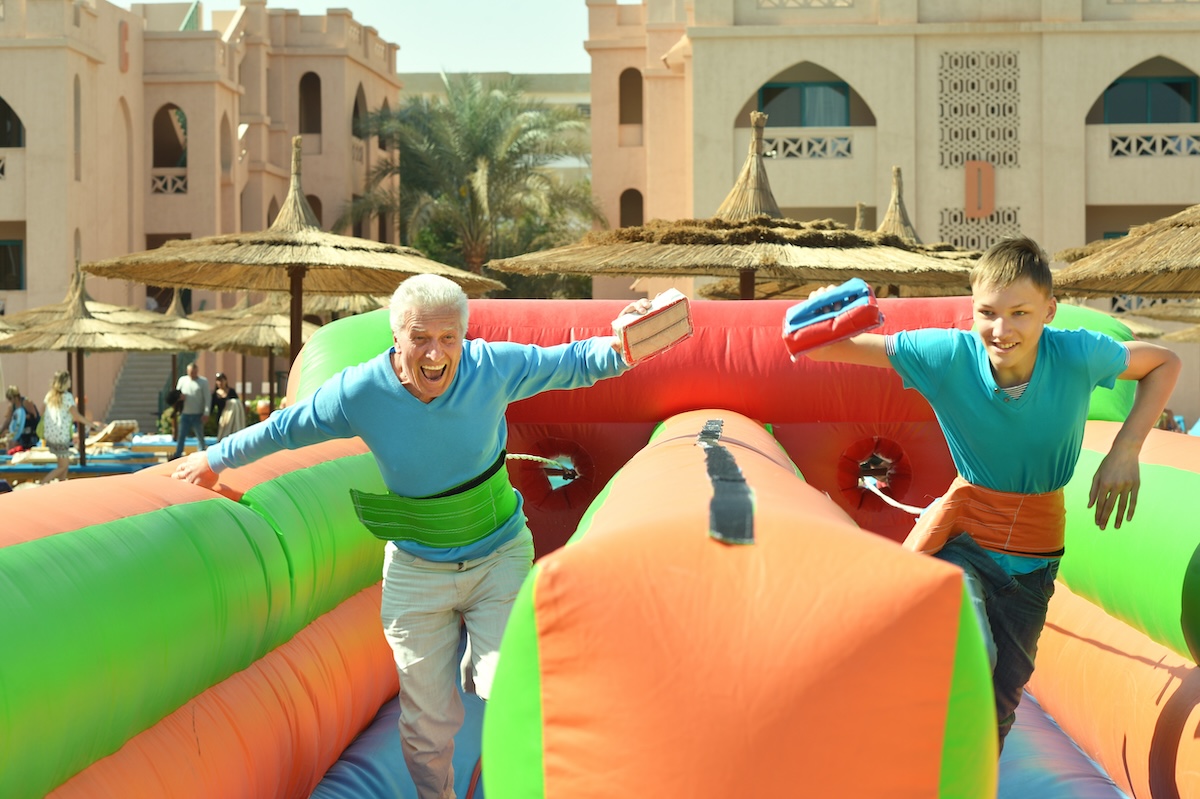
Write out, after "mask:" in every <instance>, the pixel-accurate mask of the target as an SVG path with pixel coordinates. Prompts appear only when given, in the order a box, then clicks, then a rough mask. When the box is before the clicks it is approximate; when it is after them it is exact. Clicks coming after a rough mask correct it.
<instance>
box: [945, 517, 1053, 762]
mask: <svg viewBox="0 0 1200 799" xmlns="http://www.w3.org/2000/svg"><path fill="white" fill-rule="evenodd" d="M934 557H936V558H940V559H941V560H944V561H946V562H948V563H953V564H954V565H955V566H958V567H959V568H960V569H962V570H963V576H964V579H965V580H966V581H967V586H968V588H970V589H972V594H973V596H975V597H978V598H979V600H978V601H981V602H982V606H980V605H979V604H977V605H976V612H977V613H979V614H980V615H981V616H982V617H983V618H982V619H981V623H982V622H984V621H986V625H987V626H986V627H985V629H984V633H985V639H986V637H987V633H988V632H990V633H991V643H992V646H990V647H989V654H991V650H992V649H993V647H994V655H995V656H994V662H993V668H992V687H993V690H994V691H995V694H996V719H997V725H998V726H997V734H998V736H999V742H1000V749H1001V750H1003V749H1004V738H1005V736H1006V735H1008V731H1009V730H1011V729H1012V725H1013V722H1014V721H1015V720H1016V718H1017V705H1018V704H1020V702H1021V693H1022V692H1023V691H1024V689H1025V683H1027V682H1029V678H1030V676H1032V675H1033V661H1034V658H1035V657H1036V656H1037V645H1038V639H1039V638H1040V637H1041V635H1042V628H1043V627H1044V626H1045V625H1046V609H1047V607H1048V606H1049V604H1050V597H1052V596H1054V579H1055V577H1057V576H1058V561H1057V560H1055V561H1053V562H1051V563H1050V564H1049V565H1048V566H1045V567H1043V568H1041V569H1036V570H1034V571H1032V572H1030V573H1029V574H1016V575H1013V574H1009V573H1008V572H1006V571H1005V570H1004V569H1003V568H1001V567H1000V564H998V563H996V561H995V560H993V559H992V557H991V555H989V554H988V553H987V551H986V550H985V549H983V547H981V546H979V544H977V543H975V541H974V539H972V538H971V536H969V535H966V534H962V535H959V536H957V537H955V538H953V539H951V540H950V541H948V542H947V543H946V545H945V546H944V547H942V549H941V550H940V551H938V553H937V554H936V555H934Z"/></svg>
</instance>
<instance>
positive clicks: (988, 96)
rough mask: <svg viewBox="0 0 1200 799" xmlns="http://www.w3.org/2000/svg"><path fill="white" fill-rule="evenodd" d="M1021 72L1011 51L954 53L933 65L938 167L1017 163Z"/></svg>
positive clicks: (946, 53) (1016, 165)
mask: <svg viewBox="0 0 1200 799" xmlns="http://www.w3.org/2000/svg"><path fill="white" fill-rule="evenodd" d="M1020 77H1021V68H1020V63H1019V61H1018V58H1017V53H1016V52H1015V51H1007V50H1005V51H999V50H997V51H973V50H965V51H954V52H944V53H942V54H941V60H940V62H939V64H938V156H939V160H940V163H941V166H942V168H943V169H954V168H959V167H962V165H963V164H965V163H966V162H967V161H988V162H990V163H991V164H992V165H993V166H995V167H996V168H997V169H1001V168H1005V167H1009V168H1015V167H1019V166H1020V165H1021V162H1020V153H1021V150H1020V139H1019V132H1020V128H1021V124H1020V123H1021V113H1020V103H1021V93H1020Z"/></svg>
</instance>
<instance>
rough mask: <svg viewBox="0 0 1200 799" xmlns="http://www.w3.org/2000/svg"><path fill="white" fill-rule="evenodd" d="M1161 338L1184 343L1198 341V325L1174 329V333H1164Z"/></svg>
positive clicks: (1199, 326)
mask: <svg viewBox="0 0 1200 799" xmlns="http://www.w3.org/2000/svg"><path fill="white" fill-rule="evenodd" d="M1162 340H1163V341H1181V342H1186V343H1194V342H1197V341H1200V325H1195V326H1193V327H1185V328H1184V329H1183V330H1176V331H1175V332H1174V333H1165V334H1164V335H1163V337H1162Z"/></svg>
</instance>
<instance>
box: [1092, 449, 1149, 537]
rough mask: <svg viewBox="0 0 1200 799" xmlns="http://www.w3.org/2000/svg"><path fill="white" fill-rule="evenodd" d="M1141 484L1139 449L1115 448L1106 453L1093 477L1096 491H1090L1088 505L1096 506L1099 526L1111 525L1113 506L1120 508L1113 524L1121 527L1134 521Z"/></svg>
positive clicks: (1118, 527)
mask: <svg viewBox="0 0 1200 799" xmlns="http://www.w3.org/2000/svg"><path fill="white" fill-rule="evenodd" d="M1139 486H1141V476H1140V474H1139V471H1138V459H1137V453H1136V452H1135V453H1133V454H1130V453H1129V452H1126V451H1125V450H1113V451H1112V452H1109V453H1108V454H1107V455H1105V456H1104V460H1102V461H1101V462H1100V468H1098V469H1097V470H1096V476H1095V477H1093V478H1092V490H1091V493H1090V494H1088V507H1089V508H1090V507H1092V506H1093V505H1094V506H1095V507H1096V526H1097V527H1099V528H1100V529H1101V530H1103V529H1104V528H1105V527H1106V526H1107V525H1108V518H1109V516H1111V515H1112V512H1113V508H1116V511H1117V517H1116V520H1115V523H1114V525H1113V526H1114V527H1115V528H1116V529H1118V530H1120V529H1121V522H1123V521H1125V520H1129V521H1132V520H1133V512H1134V510H1135V509H1136V508H1137V495H1138V488H1139Z"/></svg>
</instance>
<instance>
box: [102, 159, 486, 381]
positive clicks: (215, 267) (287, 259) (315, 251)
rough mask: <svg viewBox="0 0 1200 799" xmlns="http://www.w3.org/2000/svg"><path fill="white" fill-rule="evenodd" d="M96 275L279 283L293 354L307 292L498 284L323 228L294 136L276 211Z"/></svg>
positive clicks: (221, 285) (263, 287) (110, 264)
mask: <svg viewBox="0 0 1200 799" xmlns="http://www.w3.org/2000/svg"><path fill="white" fill-rule="evenodd" d="M83 268H84V269H85V270H86V271H88V272H91V273H92V274H94V275H98V276H100V277H109V278H119V279H125V280H134V281H137V282H139V283H147V284H153V285H157V286H174V287H177V288H179V287H187V288H207V289H216V290H225V291H228V290H231V289H244V290H249V291H284V292H288V293H289V294H290V296H291V298H292V308H291V325H292V331H293V335H291V339H292V350H291V358H292V360H294V359H295V356H296V354H297V353H298V352H299V348H300V338H301V336H300V332H299V329H300V320H301V317H302V316H303V309H302V301H303V296H304V294H305V293H312V294H364V293H365V294H391V293H392V292H393V291H394V290H395V289H396V286H397V285H399V283H400V282H401V281H402V280H404V279H405V278H408V277H411V276H413V275H420V274H436V275H442V276H444V277H447V278H449V279H450V280H453V281H454V282H456V283H458V284H459V285H460V286H462V287H463V289H464V290H465V291H466V292H468V293H470V294H482V293H484V292H487V291H492V290H495V289H503V288H504V285H503V284H502V283H500V282H498V281H495V280H491V279H489V278H486V277H483V276H482V275H476V274H474V273H472V272H466V271H464V270H461V269H455V268H454V267H451V266H447V265H445V264H441V263H438V262H437V261H433V260H431V259H429V258H426V257H425V256H424V255H423V254H422V253H420V252H419V251H417V250H414V249H412V248H411V247H402V246H398V245H395V244H387V243H383V242H376V241H369V240H367V239H360V238H355V237H353V236H341V235H338V234H336V233H330V232H328V231H325V230H322V229H321V227H320V224H319V223H318V222H317V218H316V216H315V215H314V214H313V211H312V208H310V207H309V204H308V200H307V199H305V197H304V191H303V189H302V187H301V182H300V137H299V136H296V137H295V138H293V139H292V179H291V185H290V187H289V188H288V194H287V197H286V199H285V200H284V202H283V206H282V208H281V209H280V211H279V216H277V217H276V219H275V221H274V222H273V223H272V224H271V226H270V227H269V228H267V229H266V230H262V231H255V232H252V233H237V234H230V235H218V236H208V237H205V238H200V239H184V240H177V241H169V242H167V243H166V244H164V245H163V246H162V247H159V248H158V249H154V250H147V251H144V252H137V253H132V254H130V255H124V256H121V257H119V258H110V259H108V260H106V261H99V262H95V263H90V264H86V265H84V267H83Z"/></svg>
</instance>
